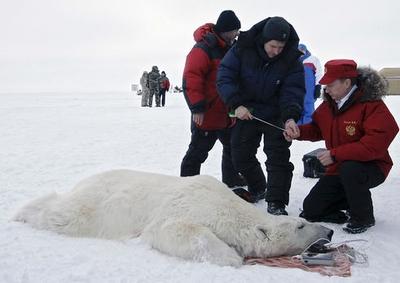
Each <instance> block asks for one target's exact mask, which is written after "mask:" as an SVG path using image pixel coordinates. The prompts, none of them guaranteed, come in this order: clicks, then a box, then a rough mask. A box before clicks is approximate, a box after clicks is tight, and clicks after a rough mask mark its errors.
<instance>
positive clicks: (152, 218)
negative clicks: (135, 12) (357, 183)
mask: <svg viewBox="0 0 400 283" xmlns="http://www.w3.org/2000/svg"><path fill="white" fill-rule="evenodd" d="M13 220H15V221H22V222H27V223H29V224H30V225H32V226H33V227H35V228H38V229H46V230H50V231H54V232H57V233H61V234H65V235H70V236H75V237H99V238H106V239H121V238H126V237H138V236H141V239H142V240H144V241H145V242H147V243H148V244H150V245H151V246H152V247H153V248H156V249H158V250H159V251H161V252H164V253H166V254H169V255H172V256H177V257H181V258H184V259H190V260H195V261H207V262H211V263H214V264H217V265H221V266H226V265H230V266H235V267H239V266H240V265H241V264H242V262H243V258H244V257H274V256H281V255H296V254H299V253H301V252H302V251H303V250H304V249H305V248H307V247H308V246H309V245H310V244H311V243H313V242H314V241H316V240H318V239H320V238H325V239H329V240H330V239H331V237H332V234H333V231H332V230H330V229H328V228H325V227H323V226H321V225H319V224H315V223H309V222H307V221H305V220H303V219H301V218H298V217H290V216H273V215H269V214H265V213H263V212H262V211H261V210H260V209H258V208H256V207H255V206H254V205H252V204H250V203H247V202H246V201H244V200H242V199H241V198H239V197H238V196H236V195H235V194H234V193H233V192H232V191H231V190H230V189H229V188H228V187H227V186H226V185H225V184H223V183H221V182H220V181H218V180H217V179H215V178H214V177H211V176H206V175H198V176H193V177H174V176H167V175H161V174H153V173H145V172H138V171H132V170H113V171H108V172H104V173H101V174H98V175H94V176H92V177H89V178H87V179H85V180H83V181H81V182H80V183H78V184H77V185H76V187H75V188H74V189H73V190H72V191H70V192H68V193H65V194H63V195H59V194H56V193H53V194H50V195H47V196H44V197H42V198H39V199H37V200H34V201H32V202H30V203H28V204H27V205H25V206H24V207H22V208H21V209H20V210H19V211H18V212H17V214H16V215H15V216H14V217H13Z"/></svg>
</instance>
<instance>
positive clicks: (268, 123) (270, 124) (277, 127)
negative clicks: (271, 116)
mask: <svg viewBox="0 0 400 283" xmlns="http://www.w3.org/2000/svg"><path fill="white" fill-rule="evenodd" d="M252 117H253V119H256V120H258V121H260V122H263V123H264V124H267V125H269V126H271V127H274V128H276V129H278V130H281V131H285V129H284V128H281V127H279V126H277V125H274V124H272V123H270V122H267V121H265V120H263V119H260V118H257V117H256V116H254V115H252Z"/></svg>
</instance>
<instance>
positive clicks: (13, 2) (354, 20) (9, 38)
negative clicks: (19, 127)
mask: <svg viewBox="0 0 400 283" xmlns="http://www.w3.org/2000/svg"><path fill="white" fill-rule="evenodd" d="M0 3H1V4H0V92H10V91H11V92H25V91H35V92H40V91H114V90H118V91H120V90H129V89H130V85H131V84H133V83H138V82H139V78H140V76H141V74H142V72H143V71H144V70H150V69H151V66H153V65H157V66H158V67H159V69H160V70H165V72H166V73H167V76H168V77H169V78H170V80H171V82H172V84H174V85H180V84H181V76H182V71H183V67H184V62H185V57H186V55H187V53H188V52H189V51H190V49H191V47H192V46H193V44H194V40H193V31H194V30H195V29H196V28H197V27H198V26H200V25H202V24H204V23H206V22H214V23H215V22H216V20H217V18H218V15H219V14H220V12H221V11H222V10H226V9H231V10H234V11H235V13H236V14H237V16H238V17H239V19H240V20H241V22H242V30H247V29H249V28H250V27H251V26H252V25H254V24H255V23H257V22H258V21H260V20H262V19H264V18H266V17H270V16H283V17H284V18H286V19H287V20H288V21H289V22H290V23H291V24H292V25H293V26H294V27H295V29H296V30H297V33H298V34H299V36H300V40H301V42H303V43H305V44H306V45H307V46H308V47H309V49H310V51H311V52H312V53H313V54H314V55H316V56H318V57H319V58H320V60H321V63H322V64H324V63H325V62H326V61H327V60H329V59H333V58H352V59H355V60H356V61H357V62H358V63H359V64H360V65H370V66H371V67H373V68H376V69H378V70H379V69H381V68H383V67H400V51H399V50H400V35H399V34H400V33H399V31H398V29H399V26H400V16H399V11H400V4H399V3H400V2H399V1H398V0H380V1H358V0H355V1H350V0H335V1H321V0H310V1H306V0H304V1H285V0H275V1H266V0H263V1H251V0H247V1H244V0H239V1H233V0H213V1H208V0H202V1H200V0H197V1H193V0H185V1H177V0H169V1H165V0H162V1H156V0H149V1H140V2H139V1H133V0H36V1H32V0H0Z"/></svg>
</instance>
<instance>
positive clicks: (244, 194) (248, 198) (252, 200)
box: [232, 188, 265, 203]
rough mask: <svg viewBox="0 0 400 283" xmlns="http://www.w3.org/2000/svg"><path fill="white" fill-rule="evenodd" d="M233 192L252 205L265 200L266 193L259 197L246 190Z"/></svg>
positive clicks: (234, 190)
mask: <svg viewBox="0 0 400 283" xmlns="http://www.w3.org/2000/svg"><path fill="white" fill-rule="evenodd" d="M232 192H234V193H235V194H236V195H238V196H239V197H240V198H242V199H244V200H245V201H247V202H250V203H256V202H258V201H260V200H263V199H265V192H264V193H261V194H259V195H257V196H253V195H252V194H251V193H250V192H249V191H247V190H245V189H244V188H235V189H233V190H232Z"/></svg>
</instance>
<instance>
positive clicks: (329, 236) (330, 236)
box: [328, 230, 333, 241]
mask: <svg viewBox="0 0 400 283" xmlns="http://www.w3.org/2000/svg"><path fill="white" fill-rule="evenodd" d="M332 236H333V230H330V231H329V233H328V239H329V241H330V240H331V239H332Z"/></svg>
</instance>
